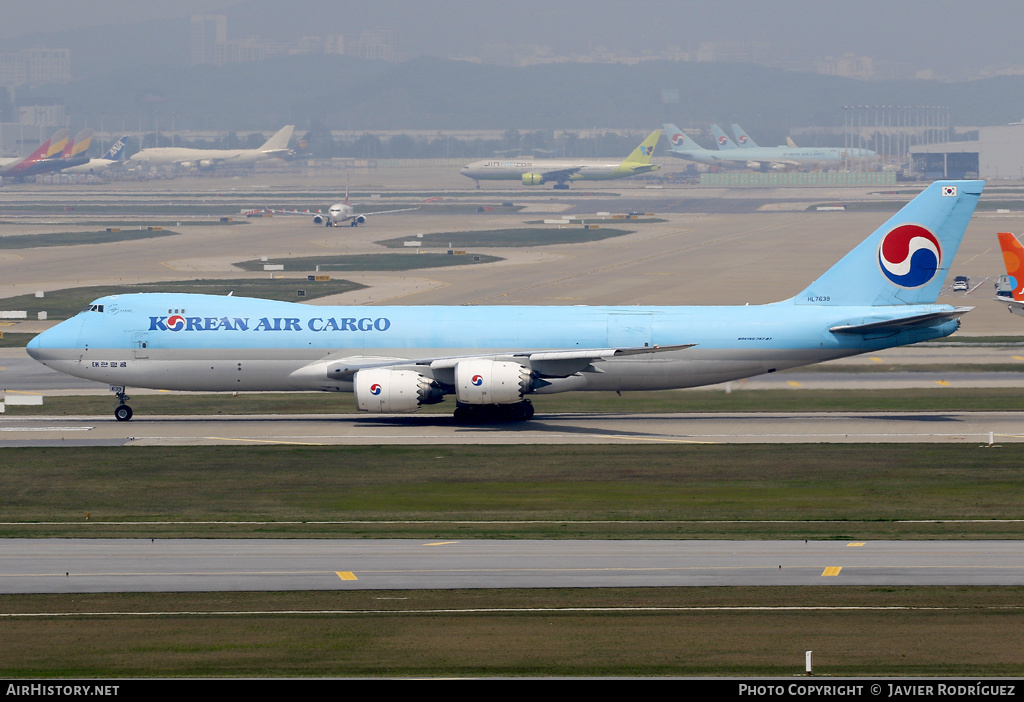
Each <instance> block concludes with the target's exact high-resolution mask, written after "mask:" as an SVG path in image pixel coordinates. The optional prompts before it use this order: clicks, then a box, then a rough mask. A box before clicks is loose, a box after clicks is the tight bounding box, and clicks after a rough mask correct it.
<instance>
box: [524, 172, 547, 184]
mask: <svg viewBox="0 0 1024 702" xmlns="http://www.w3.org/2000/svg"><path fill="white" fill-rule="evenodd" d="M543 182H544V175H543V174H541V173H524V174H523V185H540V184H541V183H543Z"/></svg>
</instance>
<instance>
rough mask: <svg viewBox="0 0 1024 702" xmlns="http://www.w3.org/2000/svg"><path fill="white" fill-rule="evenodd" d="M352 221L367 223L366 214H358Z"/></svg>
mask: <svg viewBox="0 0 1024 702" xmlns="http://www.w3.org/2000/svg"><path fill="white" fill-rule="evenodd" d="M352 221H353V222H355V223H356V224H366V215H356V216H355V217H353V218H352Z"/></svg>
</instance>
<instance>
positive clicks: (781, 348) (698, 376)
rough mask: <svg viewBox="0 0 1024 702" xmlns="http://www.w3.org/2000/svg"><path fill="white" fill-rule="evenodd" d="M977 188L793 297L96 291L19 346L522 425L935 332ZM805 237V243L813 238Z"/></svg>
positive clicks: (170, 378)
mask: <svg viewBox="0 0 1024 702" xmlns="http://www.w3.org/2000/svg"><path fill="white" fill-rule="evenodd" d="M983 186H984V182H983V181H940V182H936V183H933V184H932V185H930V186H929V187H928V188H927V189H925V190H924V192H922V193H921V194H919V195H918V196H917V197H916V198H914V199H913V200H912V201H911V202H910V203H908V204H907V205H906V206H904V207H903V209H901V210H900V211H899V212H898V213H896V214H895V215H893V216H892V217H891V218H890V219H889V220H888V221H887V222H885V223H884V224H883V225H882V226H881V227H879V228H878V229H877V230H875V232H874V233H873V234H871V235H870V236H869V237H868V238H867V239H865V240H864V241H863V242H861V243H860V244H859V245H858V246H856V247H855V248H854V249H853V250H852V251H851V252H850V253H848V254H847V255H846V256H845V257H843V258H842V259H841V260H840V261H839V262H838V263H836V264H835V265H834V266H832V268H830V269H829V270H828V271H826V272H825V273H824V274H823V275H822V276H821V277H819V278H818V279H817V280H815V281H814V282H812V283H811V284H810V285H809V286H808V287H807V288H806V289H804V290H803V292H801V293H799V294H798V295H796V296H795V297H792V298H789V299H788V300H783V301H781V302H775V303H771V304H763V305H746V306H712V307H632V306H621V307H605V306H602V307H589V306H572V307H543V306H492V307H475V306H452V307H426V306H424V307H414V306H413V307H352V306H344V307H327V306H310V305H303V304H299V303H292V302H277V301H272V300H260V299H251V298H239V297H232V296H214V295H193V294H185V293H140V294H129V295H111V296H107V297H101V298H99V299H97V300H95V301H93V302H92V303H91V304H90V305H89V306H88V307H87V308H86V309H85V310H83V311H82V312H80V313H79V314H77V315H76V316H74V317H73V318H71V319H69V320H67V321H64V322H61V323H60V324H58V325H56V326H55V327H53V328H51V329H49V330H47V331H45V332H43V333H42V334H40V335H38V336H37V337H35V338H34V339H32V340H31V341H30V342H29V344H28V353H29V355H31V356H32V358H35V359H36V360H38V361H40V362H41V363H43V364H44V365H46V366H49V367H50V368H53V369H55V370H58V371H62V372H64V373H68V374H70V375H74V376H78V377H81V378H87V379H90V380H96V381H100V382H104V383H108V384H110V385H111V386H112V389H113V391H114V393H115V394H116V396H117V398H118V405H117V407H116V409H115V416H116V417H117V419H120V420H126V419H130V418H131V416H132V410H131V408H130V407H129V406H128V405H127V404H126V401H127V400H128V397H127V395H126V394H125V386H135V387H145V388H159V389H167V390H196V391H222V392H225V391H226V392H230V391H245V390H264V391H282V390H307V391H309V390H322V391H328V392H354V393H355V399H356V404H357V406H358V407H359V409H361V410H363V411H365V412H371V413H391V412H411V411H414V410H417V409H419V408H420V407H422V406H424V405H433V404H435V403H438V402H441V401H443V400H444V399H445V398H446V397H448V396H454V398H455V403H456V410H455V417H456V420H458V421H473V420H474V419H475V418H478V417H491V418H494V417H507V418H515V419H528V418H529V417H531V416H532V415H533V406H532V404H531V403H530V400H529V396H530V395H534V394H537V395H540V394H546V393H559V392H566V391H571V390H619V391H624V390H637V391H639V390H661V389H668V388H688V387H695V386H699V385H708V384H713V383H720V382H723V381H727V380H736V379H739V378H747V377H750V376H755V375H760V374H762V373H772V372H775V371H780V370H785V369H787V368H793V367H796V366H803V365H808V364H811V363H817V362H819V361H827V360H830V359H835V358H844V357H847V356H853V355H856V354H859V353H864V352H866V351H878V350H880V349H885V348H890V347H894V346H903V345H905V344H913V343H915V342H919V341H928V340H930V339H937V338H941V337H944V336H948V335H949V334H952V333H953V332H955V331H956V330H957V329H958V328H959V326H960V320H959V317H960V315H962V314H964V313H965V312H967V311H968V310H969V309H970V308H964V307H952V306H950V305H944V304H936V300H937V297H938V294H939V291H940V290H942V288H943V285H944V281H945V279H946V275H947V273H948V272H949V268H950V265H951V264H952V261H953V257H954V256H955V254H956V251H957V249H958V247H959V246H960V241H961V239H962V238H963V235H964V232H965V230H966V228H967V224H968V222H969V220H970V218H971V215H972V214H973V212H974V208H975V206H976V205H977V202H978V198H979V196H980V195H981V192H982V188H983ZM811 243H812V242H808V245H811Z"/></svg>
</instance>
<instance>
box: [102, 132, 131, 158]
mask: <svg viewBox="0 0 1024 702" xmlns="http://www.w3.org/2000/svg"><path fill="white" fill-rule="evenodd" d="M127 144H128V136H127V135H126V136H123V137H121V138H120V139H118V140H117V141H115V142H114V143H113V144H112V145H111V146H110V148H109V149H107V153H105V154H103V158H104V159H106V160H107V161H123V160H124V152H125V150H126V149H125V148H124V147H125V146H126V145H127Z"/></svg>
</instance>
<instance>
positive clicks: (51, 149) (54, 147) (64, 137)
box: [29, 129, 71, 158]
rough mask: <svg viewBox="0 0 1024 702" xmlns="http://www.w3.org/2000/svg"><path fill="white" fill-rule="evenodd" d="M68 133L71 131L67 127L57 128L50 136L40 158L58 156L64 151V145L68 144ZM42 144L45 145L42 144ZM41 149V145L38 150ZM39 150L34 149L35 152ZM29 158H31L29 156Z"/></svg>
mask: <svg viewBox="0 0 1024 702" xmlns="http://www.w3.org/2000/svg"><path fill="white" fill-rule="evenodd" d="M70 135H71V132H70V131H69V130H67V129H60V130H58V131H57V133H56V134H54V135H53V136H52V137H50V141H49V142H47V143H48V147H47V149H46V152H45V153H44V154H43V155H42V156H41V157H40V158H54V157H55V156H60V154H62V153H63V152H64V147H65V146H67V144H68V137H69V136H70ZM44 146H46V145H45V144H44ZM41 150H42V147H40V148H39V151H41ZM39 151H36V153H39ZM33 155H35V154H33ZM29 158H31V156H30V157H29Z"/></svg>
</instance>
